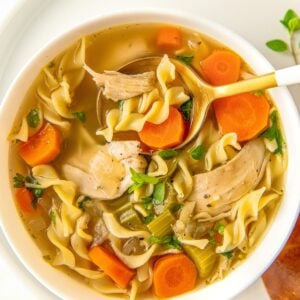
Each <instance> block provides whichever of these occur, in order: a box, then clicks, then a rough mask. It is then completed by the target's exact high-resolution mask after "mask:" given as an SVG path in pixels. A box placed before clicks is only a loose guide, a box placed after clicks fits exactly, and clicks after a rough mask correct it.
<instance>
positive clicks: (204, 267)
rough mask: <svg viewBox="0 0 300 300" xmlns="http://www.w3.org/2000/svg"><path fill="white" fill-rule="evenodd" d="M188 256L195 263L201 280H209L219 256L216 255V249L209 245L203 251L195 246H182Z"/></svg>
mask: <svg viewBox="0 0 300 300" xmlns="http://www.w3.org/2000/svg"><path fill="white" fill-rule="evenodd" d="M182 246H183V249H184V250H185V252H186V253H187V254H188V256H189V257H190V258H191V259H192V260H193V261H194V263H195V265H196V267H197V269H198V272H199V276H200V278H207V277H208V276H209V275H210V274H211V273H212V271H213V270H214V269H215V267H216V264H217V261H218V258H219V255H218V254H217V253H215V250H214V247H213V246H212V245H208V246H207V247H206V248H205V249H203V250H201V249H199V248H197V247H195V246H191V245H184V244H183V245H182Z"/></svg>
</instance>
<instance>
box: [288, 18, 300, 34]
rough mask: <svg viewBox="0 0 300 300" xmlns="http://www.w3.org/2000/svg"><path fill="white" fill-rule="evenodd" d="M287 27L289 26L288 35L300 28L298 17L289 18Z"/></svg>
mask: <svg viewBox="0 0 300 300" xmlns="http://www.w3.org/2000/svg"><path fill="white" fill-rule="evenodd" d="M288 27H289V32H290V35H292V34H294V32H295V31H297V30H299V29H300V19H299V18H293V19H291V20H289V23H288Z"/></svg>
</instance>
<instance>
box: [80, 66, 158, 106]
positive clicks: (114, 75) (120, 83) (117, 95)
mask: <svg viewBox="0 0 300 300" xmlns="http://www.w3.org/2000/svg"><path fill="white" fill-rule="evenodd" d="M85 69H86V71H87V72H88V73H90V74H91V75H92V76H93V79H94V81H95V82H96V84H97V86H98V87H99V88H103V95H104V96H105V97H106V98H108V99H111V100H113V101H119V100H121V99H129V98H132V97H135V96H139V95H141V94H143V93H147V92H150V91H152V90H153V89H154V83H155V74H154V72H153V71H151V72H145V73H141V74H135V75H127V74H123V73H120V72H116V71H104V73H96V72H95V71H93V70H92V69H91V68H89V67H88V66H85Z"/></svg>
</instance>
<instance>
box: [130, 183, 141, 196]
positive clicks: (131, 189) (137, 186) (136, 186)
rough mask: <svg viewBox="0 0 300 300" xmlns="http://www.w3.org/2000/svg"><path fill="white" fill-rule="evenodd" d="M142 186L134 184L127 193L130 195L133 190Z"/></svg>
mask: <svg viewBox="0 0 300 300" xmlns="http://www.w3.org/2000/svg"><path fill="white" fill-rule="evenodd" d="M142 185H143V184H142V183H134V184H133V185H132V186H131V187H130V188H129V189H128V193H129V194H130V193H132V192H133V191H135V190H138V189H139V188H140V187H141V186H142Z"/></svg>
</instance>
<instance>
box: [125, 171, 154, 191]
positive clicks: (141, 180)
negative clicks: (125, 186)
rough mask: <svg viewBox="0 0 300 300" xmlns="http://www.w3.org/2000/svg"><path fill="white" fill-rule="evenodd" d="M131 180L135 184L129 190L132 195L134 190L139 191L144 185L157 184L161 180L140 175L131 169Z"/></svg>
mask: <svg viewBox="0 0 300 300" xmlns="http://www.w3.org/2000/svg"><path fill="white" fill-rule="evenodd" d="M130 172H131V180H132V181H133V182H134V183H133V185H132V186H131V187H130V188H129V190H128V193H132V192H133V191H134V190H137V189H139V188H140V187H141V186H142V185H144V184H146V183H150V184H157V183H158V182H159V179H158V178H156V177H153V176H149V175H147V174H144V173H138V172H136V171H135V170H134V169H132V168H130Z"/></svg>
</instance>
